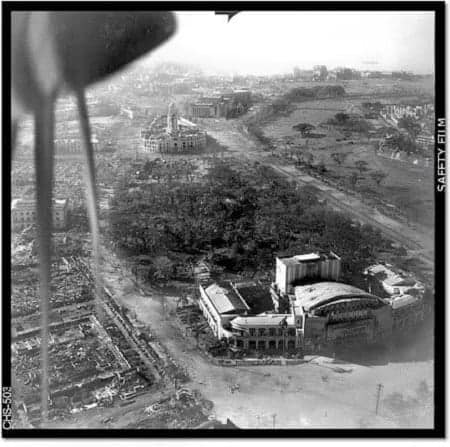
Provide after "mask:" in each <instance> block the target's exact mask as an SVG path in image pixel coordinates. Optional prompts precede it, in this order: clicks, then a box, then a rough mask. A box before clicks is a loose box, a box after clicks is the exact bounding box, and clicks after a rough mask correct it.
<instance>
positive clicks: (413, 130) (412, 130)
mask: <svg viewBox="0 0 450 447" xmlns="http://www.w3.org/2000/svg"><path fill="white" fill-rule="evenodd" d="M398 127H399V128H400V129H405V130H406V131H407V132H408V133H409V134H410V135H411V136H412V137H413V138H414V139H415V138H416V137H417V135H419V133H420V130H421V128H420V124H419V123H418V122H417V121H416V120H415V119H414V118H411V117H409V116H404V117H403V118H400V119H399V120H398Z"/></svg>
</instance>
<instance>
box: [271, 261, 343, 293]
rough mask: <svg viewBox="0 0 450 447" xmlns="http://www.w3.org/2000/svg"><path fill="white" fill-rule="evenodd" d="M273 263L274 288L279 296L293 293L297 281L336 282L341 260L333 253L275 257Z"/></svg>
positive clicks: (339, 272)
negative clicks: (320, 280)
mask: <svg viewBox="0 0 450 447" xmlns="http://www.w3.org/2000/svg"><path fill="white" fill-rule="evenodd" d="M275 262H276V267H275V287H276V289H277V291H278V292H279V293H281V294H290V293H293V290H294V289H293V288H294V284H295V282H297V281H301V280H307V279H316V280H318V279H328V280H330V279H332V280H335V281H337V280H338V279H339V277H340V274H341V258H340V257H339V256H337V255H336V254H334V253H333V252H330V253H328V254H319V253H309V254H305V255H296V256H291V257H277V258H276V261H275Z"/></svg>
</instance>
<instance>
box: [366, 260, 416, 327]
mask: <svg viewBox="0 0 450 447" xmlns="http://www.w3.org/2000/svg"><path fill="white" fill-rule="evenodd" d="M364 274H366V275H368V277H369V278H371V279H372V280H373V279H375V280H377V281H378V282H379V284H381V286H382V288H383V290H384V291H385V292H386V293H387V294H388V295H389V296H388V298H386V302H387V303H389V305H390V306H391V308H392V318H393V330H403V329H407V328H411V327H414V326H415V325H416V324H417V323H418V322H419V321H422V320H423V319H424V318H425V305H424V300H423V296H424V292H425V287H424V286H423V284H422V283H420V282H419V281H417V280H416V279H415V278H414V277H413V276H412V275H404V274H400V273H396V272H394V271H393V270H391V269H390V268H389V267H387V266H386V265H383V264H376V265H372V266H370V267H368V268H367V269H366V270H365V271H364Z"/></svg>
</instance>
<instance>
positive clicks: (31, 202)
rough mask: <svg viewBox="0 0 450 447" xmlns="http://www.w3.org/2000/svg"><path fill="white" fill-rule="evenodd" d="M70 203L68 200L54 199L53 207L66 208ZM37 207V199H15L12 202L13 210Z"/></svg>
mask: <svg viewBox="0 0 450 447" xmlns="http://www.w3.org/2000/svg"><path fill="white" fill-rule="evenodd" d="M67 203H68V200H67V199H53V206H54V207H56V208H62V207H64V206H66V205H67ZM35 206H36V199H34V198H27V199H13V200H12V201H11V210H14V209H18V208H30V207H35Z"/></svg>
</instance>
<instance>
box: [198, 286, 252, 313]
mask: <svg viewBox="0 0 450 447" xmlns="http://www.w3.org/2000/svg"><path fill="white" fill-rule="evenodd" d="M204 290H205V292H206V294H207V295H208V297H209V299H210V301H211V303H212V304H213V306H214V307H215V308H216V310H217V312H219V314H225V313H240V312H245V311H247V310H249V307H248V306H247V304H246V303H245V302H244V301H243V300H242V299H241V298H240V297H239V295H238V294H237V293H236V292H235V291H234V290H231V289H228V288H225V287H223V286H220V285H219V284H217V283H213V284H211V285H210V286H208V287H206V288H205V289H204Z"/></svg>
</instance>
